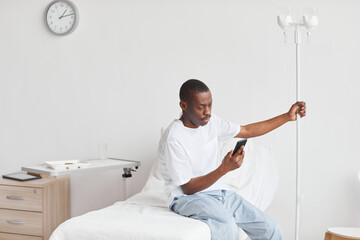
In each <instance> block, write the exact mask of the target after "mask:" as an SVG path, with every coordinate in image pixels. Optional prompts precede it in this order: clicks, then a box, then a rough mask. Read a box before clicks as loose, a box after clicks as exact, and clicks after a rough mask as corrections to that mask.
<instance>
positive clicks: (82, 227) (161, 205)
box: [50, 191, 246, 240]
mask: <svg viewBox="0 0 360 240" xmlns="http://www.w3.org/2000/svg"><path fill="white" fill-rule="evenodd" d="M165 198H166V197H165V196H164V194H163V192H161V191H158V192H157V191H146V192H141V193H138V194H136V195H134V196H133V197H131V198H129V199H128V200H126V201H121V202H117V203H115V204H114V205H112V206H109V207H107V208H103V209H100V210H97V211H92V212H89V213H86V214H84V215H81V216H78V217H74V218H71V219H69V220H67V221H66V222H64V223H62V224H61V225H60V226H59V227H58V228H57V229H56V230H55V231H54V232H53V234H52V235H51V237H50V240H75V239H76V240H112V239H114V240H115V239H116V240H122V239H124V240H125V239H126V240H210V239H211V235H210V229H209V227H208V226H207V225H206V224H205V223H203V222H201V221H198V220H194V219H191V218H186V217H182V216H179V215H177V214H176V213H174V212H172V211H170V210H169V208H168V207H166V199H165ZM239 233H240V237H239V240H243V239H246V235H245V234H244V233H243V232H242V230H241V229H239Z"/></svg>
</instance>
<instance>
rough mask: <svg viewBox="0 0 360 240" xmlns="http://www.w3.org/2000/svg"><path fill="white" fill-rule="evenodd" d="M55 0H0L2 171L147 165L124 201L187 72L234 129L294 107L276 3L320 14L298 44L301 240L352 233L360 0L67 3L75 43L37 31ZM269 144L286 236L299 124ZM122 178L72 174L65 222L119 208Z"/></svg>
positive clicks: (175, 110) (290, 231) (114, 173)
mask: <svg viewBox="0 0 360 240" xmlns="http://www.w3.org/2000/svg"><path fill="white" fill-rule="evenodd" d="M49 2H50V0H37V1H27V0H0V29H1V30H0V114H1V115H0V166H1V168H0V174H5V173H9V172H14V171H18V170H20V167H21V166H24V165H32V164H37V163H41V162H43V161H46V160H60V159H86V158H93V157H96V156H97V148H96V146H97V143H99V142H106V143H108V145H109V155H111V156H116V157H121V158H128V159H135V160H140V161H142V167H141V168H140V169H139V171H138V173H136V174H135V178H133V179H132V180H131V183H130V185H132V189H131V192H130V194H134V193H136V192H138V191H140V189H141V187H142V186H143V184H144V183H145V181H146V177H147V174H148V171H149V169H150V167H151V164H152V163H153V161H154V160H155V158H156V148H157V142H158V139H159V131H160V128H161V127H162V126H165V125H167V124H168V123H169V122H170V121H171V120H172V119H174V118H176V117H178V114H179V112H180V110H179V107H178V89H179V87H180V85H181V84H182V82H184V81H185V80H187V79H189V78H198V79H200V80H203V81H204V82H206V83H207V84H208V86H209V87H210V88H211V89H212V93H213V98H214V109H213V110H214V112H216V113H217V115H220V116H222V117H224V118H227V119H229V120H231V121H235V122H239V123H242V124H246V123H250V122H253V121H259V120H264V119H266V118H269V117H272V116H274V115H276V114H280V113H283V112H285V111H287V110H288V108H289V107H290V105H291V104H292V103H293V102H294V99H295V79H294V76H295V62H294V61H295V46H294V44H293V43H292V36H291V35H292V34H291V33H289V36H290V37H289V43H287V44H284V43H283V38H282V32H281V30H280V29H279V27H278V26H277V24H276V14H277V9H278V7H280V6H291V7H293V8H294V9H295V10H296V11H295V12H297V13H300V11H301V10H302V8H303V7H304V6H313V7H316V8H317V10H318V14H319V18H320V26H319V28H318V29H317V30H315V31H314V32H313V35H312V36H313V37H312V39H311V43H310V44H306V40H305V39H304V42H305V43H304V44H302V46H301V67H302V68H301V75H302V86H301V91H302V98H303V99H304V100H305V101H306V102H307V104H308V116H307V117H306V119H304V120H303V121H302V130H301V134H302V136H301V146H302V151H301V153H302V159H303V160H302V161H303V162H302V190H303V193H304V205H303V208H302V215H301V220H302V224H301V233H300V236H302V239H322V238H323V235H324V231H325V230H326V228H327V227H329V226H352V227H354V226H360V204H359V203H360V184H359V182H358V181H357V179H356V172H357V171H358V170H359V169H360V161H359V159H358V153H357V150H358V143H359V140H358V139H359V135H360V128H359V126H358V123H359V122H360V114H359V112H358V107H357V105H356V104H358V103H359V100H360V97H359V94H358V88H359V86H360V84H359V76H360V69H359V67H358V65H359V61H360V45H359V42H360V32H359V31H358V29H359V26H360V15H359V14H358V12H359V9H360V2H359V1H356V0H345V1H335V0H332V1H325V0H322V1H320V0H319V1H309V0H305V1H300V0H292V1H285V0H282V1H280V0H278V1H276V0H271V1H270V0H269V1H235V0H225V1H215V0H198V1H190V0H185V1H175V0H150V1H149V0H138V1H133V0H122V1H118V0H101V1H100V0H74V2H75V3H76V5H77V6H78V9H79V11H80V23H79V26H78V28H77V29H76V30H75V32H73V33H72V34H71V35H69V36H66V37H58V36H55V35H52V34H51V33H50V32H49V31H48V30H47V29H46V27H45V25H44V20H43V17H44V11H45V8H46V6H47V4H48V3H49ZM257 141H258V142H259V143H261V144H264V145H267V146H271V148H272V151H273V157H274V160H276V162H277V165H278V168H279V173H280V184H279V190H278V193H277V195H276V197H275V200H274V202H273V204H272V206H271V207H270V208H269V209H268V210H267V213H268V214H269V215H271V216H272V217H273V218H274V219H276V220H277V221H278V222H279V223H280V225H281V226H282V228H283V232H284V237H285V239H292V238H293V236H294V214H295V211H294V206H295V198H294V196H295V124H294V123H290V124H287V125H285V126H284V127H282V128H280V129H278V130H276V131H274V132H273V133H270V134H268V135H267V136H264V137H260V138H258V140H257ZM120 174H121V170H110V171H103V172H97V173H91V174H84V175H76V176H73V177H72V215H73V216H76V215H79V214H81V213H83V212H86V211H89V210H91V209H97V208H101V207H104V206H107V205H109V204H111V203H113V202H115V201H118V200H121V199H122V198H123V196H122V187H123V183H122V179H121V177H120Z"/></svg>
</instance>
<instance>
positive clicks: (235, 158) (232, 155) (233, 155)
mask: <svg viewBox="0 0 360 240" xmlns="http://www.w3.org/2000/svg"><path fill="white" fill-rule="evenodd" d="M246 141H247V140H246V139H245V140H241V141H238V142H237V143H236V146H235V148H234V150H231V151H230V152H228V153H227V154H226V156H225V157H224V159H223V161H222V163H221V167H222V169H223V171H224V173H225V174H226V173H228V172H230V171H233V170H235V169H238V168H239V167H241V165H242V163H243V160H244V157H245V151H244V147H245V144H246Z"/></svg>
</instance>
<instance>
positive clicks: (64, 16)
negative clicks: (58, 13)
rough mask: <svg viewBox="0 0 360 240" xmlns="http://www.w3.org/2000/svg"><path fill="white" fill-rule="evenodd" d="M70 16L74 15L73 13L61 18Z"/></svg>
mask: <svg viewBox="0 0 360 240" xmlns="http://www.w3.org/2000/svg"><path fill="white" fill-rule="evenodd" d="M71 15H74V13H70V14H68V15H65V16H63V17H68V16H71Z"/></svg>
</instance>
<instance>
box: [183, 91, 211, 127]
mask: <svg viewBox="0 0 360 240" xmlns="http://www.w3.org/2000/svg"><path fill="white" fill-rule="evenodd" d="M211 107H212V96H211V92H210V91H207V92H202V93H195V94H193V95H192V97H191V98H190V100H189V101H187V102H185V104H184V107H182V109H183V113H184V114H183V117H184V118H185V120H186V121H188V122H189V123H190V124H191V125H192V126H189V127H199V126H204V125H206V124H207V123H208V122H209V120H210V117H211Z"/></svg>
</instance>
